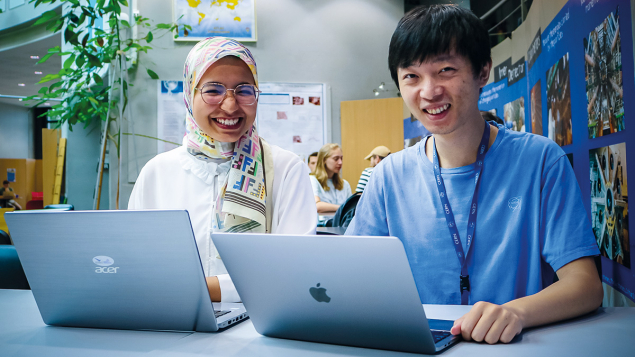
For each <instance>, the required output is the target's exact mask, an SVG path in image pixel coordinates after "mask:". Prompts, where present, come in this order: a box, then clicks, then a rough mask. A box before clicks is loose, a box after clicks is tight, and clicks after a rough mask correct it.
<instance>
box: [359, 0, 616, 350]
mask: <svg viewBox="0 0 635 357" xmlns="http://www.w3.org/2000/svg"><path fill="white" fill-rule="evenodd" d="M388 56H389V57H388V63H389V69H390V72H391V75H392V77H393V80H394V81H395V83H397V85H398V87H399V90H400V92H401V94H402V97H403V99H404V102H405V104H406V106H407V107H408V108H409V109H410V111H411V113H413V115H414V116H415V117H416V118H417V119H418V120H419V121H420V122H421V123H422V124H423V126H424V127H426V129H428V130H429V131H430V132H431V133H432V136H428V137H426V138H424V139H423V140H422V141H421V142H419V144H417V145H415V146H413V147H410V148H408V149H405V150H402V151H400V152H398V153H395V154H392V155H390V156H389V157H388V158H386V160H384V162H383V163H382V164H381V165H379V166H378V167H377V168H375V170H374V171H373V175H372V177H371V180H370V182H369V183H368V185H367V186H366V189H365V190H364V194H363V195H362V197H361V199H360V202H359V204H358V206H357V208H356V213H355V217H354V218H353V221H352V222H351V224H350V225H349V227H348V230H347V231H346V234H347V235H364V236H395V237H398V238H399V239H400V240H401V241H402V242H403V245H404V248H405V250H406V255H407V256H408V261H409V263H410V268H411V270H412V273H413V276H414V279H415V282H416V284H417V290H418V291H419V296H420V298H421V301H422V303H424V304H459V303H461V304H473V305H474V306H473V307H472V308H471V309H470V311H469V312H468V313H467V314H465V315H464V316H462V317H461V318H459V319H458V320H456V321H455V323H454V326H453V327H452V330H451V333H452V334H455V335H458V334H460V335H462V337H463V338H464V339H465V340H467V341H470V340H475V341H485V342H487V343H497V342H499V341H500V342H510V341H511V340H512V339H513V338H514V336H516V335H517V334H519V333H520V332H521V331H522V330H523V329H525V328H528V327H532V326H539V325H544V324H548V323H552V322H556V321H560V320H565V319H569V318H573V317H576V316H580V315H582V314H585V313H588V312H591V311H593V310H595V309H596V308H597V307H599V306H600V304H601V302H602V295H603V291H602V284H601V282H600V279H599V277H598V273H597V269H596V266H595V263H594V261H593V258H592V257H593V256H596V255H598V253H599V251H598V247H597V243H596V241H595V236H594V234H593V231H592V230H591V224H590V222H589V219H588V217H587V212H586V210H585V209H584V205H583V202H582V195H581V192H580V188H579V186H578V184H577V180H576V178H575V174H574V172H573V169H572V168H571V165H570V164H569V161H568V159H567V156H566V154H565V153H564V152H563V151H562V149H561V148H560V147H559V146H558V145H557V144H556V143H554V142H553V141H552V140H549V139H548V138H545V137H544V136H541V135H533V134H530V133H526V132H515V131H511V130H508V129H507V128H505V127H502V126H501V127H498V126H494V125H490V124H489V123H488V122H486V121H484V120H483V117H482V116H481V114H480V113H479V110H478V99H479V93H480V90H481V88H483V86H485V85H486V84H487V81H488V79H489V74H490V69H491V66H492V60H491V52H490V48H489V36H488V34H487V30H486V29H485V27H484V26H483V23H482V22H481V20H480V19H479V18H478V17H476V16H475V15H474V14H473V13H472V12H471V11H470V10H467V9H465V8H462V7H459V6H452V5H433V6H430V7H419V8H416V9H413V10H412V11H410V12H408V13H407V14H406V15H405V16H404V17H403V18H402V19H401V20H400V22H399V24H398V25H397V29H396V30H395V32H394V34H393V36H392V39H391V42H390V47H389V55H388ZM479 208H482V209H480V210H479ZM554 271H555V272H556V273H557V276H558V278H559V280H558V281H557V282H555V283H554V282H553V281H554Z"/></svg>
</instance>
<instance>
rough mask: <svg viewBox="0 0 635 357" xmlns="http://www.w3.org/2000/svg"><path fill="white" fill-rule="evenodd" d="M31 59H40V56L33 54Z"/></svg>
mask: <svg viewBox="0 0 635 357" xmlns="http://www.w3.org/2000/svg"><path fill="white" fill-rule="evenodd" d="M31 59H40V56H31Z"/></svg>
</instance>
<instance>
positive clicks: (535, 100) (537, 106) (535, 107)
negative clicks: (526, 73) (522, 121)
mask: <svg viewBox="0 0 635 357" xmlns="http://www.w3.org/2000/svg"><path fill="white" fill-rule="evenodd" d="M529 101H530V102H531V108H530V109H531V132H532V133H534V134H537V135H542V93H541V92H540V80H538V82H537V83H536V84H535V85H534V87H533V88H532V89H531V92H530V93H529Z"/></svg>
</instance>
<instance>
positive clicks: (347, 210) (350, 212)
mask: <svg viewBox="0 0 635 357" xmlns="http://www.w3.org/2000/svg"><path fill="white" fill-rule="evenodd" d="M360 197H362V194H361V192H356V193H354V194H353V195H352V196H351V197H349V198H347V199H346V201H345V202H344V203H343V204H342V205H341V206H340V208H338V209H337V211H335V216H333V219H332V222H331V226H327V227H348V225H349V224H350V223H351V221H352V220H353V217H355V209H356V208H357V203H358V202H359V199H360Z"/></svg>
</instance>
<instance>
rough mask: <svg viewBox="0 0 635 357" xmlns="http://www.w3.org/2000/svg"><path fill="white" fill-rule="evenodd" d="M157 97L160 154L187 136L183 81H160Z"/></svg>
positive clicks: (158, 146) (158, 147)
mask: <svg viewBox="0 0 635 357" xmlns="http://www.w3.org/2000/svg"><path fill="white" fill-rule="evenodd" d="M157 99H158V100H157V138H158V139H159V140H157V154H160V153H162V152H166V151H170V150H172V149H174V148H176V147H178V146H179V145H181V143H182V142H183V136H185V111H186V109H185V103H184V102H183V81H159V92H158V96H157Z"/></svg>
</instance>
